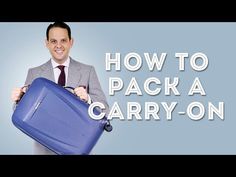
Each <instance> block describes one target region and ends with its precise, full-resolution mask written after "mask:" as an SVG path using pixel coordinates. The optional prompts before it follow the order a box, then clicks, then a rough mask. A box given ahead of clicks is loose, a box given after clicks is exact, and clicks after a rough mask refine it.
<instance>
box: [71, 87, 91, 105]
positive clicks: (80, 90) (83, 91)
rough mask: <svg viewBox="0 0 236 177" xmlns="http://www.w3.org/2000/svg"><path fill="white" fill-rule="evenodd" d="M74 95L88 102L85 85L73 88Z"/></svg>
mask: <svg viewBox="0 0 236 177" xmlns="http://www.w3.org/2000/svg"><path fill="white" fill-rule="evenodd" d="M74 92H75V94H76V96H78V97H80V99H81V100H83V101H84V102H88V93H87V90H86V87H85V86H79V87H76V88H75V89H74Z"/></svg>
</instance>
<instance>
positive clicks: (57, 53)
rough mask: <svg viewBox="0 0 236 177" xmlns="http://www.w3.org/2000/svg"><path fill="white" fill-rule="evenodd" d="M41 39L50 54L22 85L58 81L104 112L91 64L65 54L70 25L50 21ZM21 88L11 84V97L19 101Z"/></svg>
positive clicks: (43, 151) (46, 151)
mask: <svg viewBox="0 0 236 177" xmlns="http://www.w3.org/2000/svg"><path fill="white" fill-rule="evenodd" d="M45 42H46V46H47V48H48V50H49V52H50V53H51V56H52V57H51V59H50V60H49V61H47V62H46V63H44V64H42V65H41V66H38V67H35V68H31V69H29V71H28V75H27V78H26V81H25V85H30V84H31V83H32V82H33V80H34V79H36V78H38V77H44V78H47V79H49V80H52V81H54V82H56V83H58V84H59V85H62V86H65V85H66V86H71V87H74V88H75V89H74V93H75V94H76V95H77V96H78V97H80V99H82V100H84V101H85V102H87V103H89V104H91V102H101V103H103V104H104V105H105V107H106V109H105V112H108V104H107V101H106V98H105V94H104V93H103V91H102V89H101V86H100V83H99V80H98V78H97V75H96V72H95V69H94V67H93V66H89V65H85V64H82V63H80V62H77V61H75V60H73V59H72V58H71V57H70V56H69V52H70V49H71V47H72V46H73V38H71V29H70V27H69V26H68V25H67V24H66V23H64V22H55V23H53V24H50V25H49V26H48V28H47V31H46V40H45ZM24 92H26V88H15V89H14V90H13V91H12V95H11V97H12V100H13V101H14V102H17V101H19V100H20V99H21V97H22V95H23V94H24ZM34 150H35V153H36V154H54V153H53V152H52V151H50V150H49V149H47V148H46V147H44V146H42V145H41V144H39V143H37V142H35V148H34Z"/></svg>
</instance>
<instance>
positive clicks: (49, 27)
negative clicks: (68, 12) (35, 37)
mask: <svg viewBox="0 0 236 177" xmlns="http://www.w3.org/2000/svg"><path fill="white" fill-rule="evenodd" d="M56 27H58V28H64V29H66V30H67V32H68V36H69V39H70V40H71V30H70V27H69V26H68V25H67V24H66V23H64V22H54V23H53V24H50V25H49V26H48V28H47V31H46V37H47V40H48V39H49V31H50V29H52V28H56Z"/></svg>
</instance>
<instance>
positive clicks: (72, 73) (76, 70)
mask: <svg viewBox="0 0 236 177" xmlns="http://www.w3.org/2000/svg"><path fill="white" fill-rule="evenodd" d="M80 79H81V73H80V65H79V64H78V63H76V62H75V61H74V60H73V59H72V58H71V60H70V65H69V71H68V80H67V84H66V85H67V86H71V87H77V86H78V85H77V84H78V83H79V81H80Z"/></svg>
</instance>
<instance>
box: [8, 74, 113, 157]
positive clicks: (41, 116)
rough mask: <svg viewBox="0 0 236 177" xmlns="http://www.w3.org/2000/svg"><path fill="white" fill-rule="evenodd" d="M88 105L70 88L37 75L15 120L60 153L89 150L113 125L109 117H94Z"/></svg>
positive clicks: (33, 135)
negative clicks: (90, 113) (89, 111)
mask: <svg viewBox="0 0 236 177" xmlns="http://www.w3.org/2000/svg"><path fill="white" fill-rule="evenodd" d="M88 107H89V105H88V104H87V103H85V102H83V101H82V100H80V99H79V98H78V97H76V96H75V95H74V94H73V93H71V92H70V91H68V90H67V89H65V88H63V87H61V86H59V85H57V84H56V83H54V82H52V81H50V80H47V79H45V78H37V79H35V80H34V81H33V82H32V84H31V85H30V86H29V89H28V90H27V92H26V93H25V94H24V96H23V97H22V99H21V100H20V101H19V103H18V105H17V106H16V109H15V111H14V113H13V115H12V122H13V124H14V125H15V126H16V127H17V128H19V129H20V130H21V131H23V132H24V133H25V134H27V135H28V136H30V137H32V138H33V139H35V140H36V141H38V142H39V143H41V144H42V145H44V146H46V147H47V148H49V149H50V150H52V151H54V152H55V153H57V154H89V153H90V151H91V150H92V148H93V147H94V146H95V144H96V142H97V141H98V139H99V137H100V136H101V134H102V133H103V131H104V129H106V130H107V131H111V128H112V127H111V125H110V123H109V121H108V120H107V119H106V117H104V118H103V119H101V120H94V119H92V118H90V117H89V115H88ZM94 114H99V111H98V110H96V109H94Z"/></svg>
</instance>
